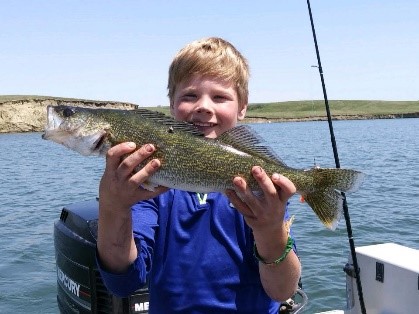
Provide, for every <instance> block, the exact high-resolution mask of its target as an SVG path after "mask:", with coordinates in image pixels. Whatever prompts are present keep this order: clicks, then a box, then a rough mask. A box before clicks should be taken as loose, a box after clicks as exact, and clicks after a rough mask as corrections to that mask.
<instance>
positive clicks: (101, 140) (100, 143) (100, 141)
mask: <svg viewBox="0 0 419 314" xmlns="http://www.w3.org/2000/svg"><path fill="white" fill-rule="evenodd" d="M105 140H106V132H105V131H103V132H101V134H99V137H98V138H97V140H96V141H94V142H93V145H92V152H99V153H100V152H101V151H102V150H103V148H104V146H105Z"/></svg>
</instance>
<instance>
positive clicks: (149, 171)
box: [130, 159, 161, 187]
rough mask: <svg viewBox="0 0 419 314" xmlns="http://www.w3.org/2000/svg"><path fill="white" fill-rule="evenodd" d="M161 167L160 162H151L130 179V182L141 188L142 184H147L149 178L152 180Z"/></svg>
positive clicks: (155, 160)
mask: <svg viewBox="0 0 419 314" xmlns="http://www.w3.org/2000/svg"><path fill="white" fill-rule="evenodd" d="M160 166H161V163H160V160H158V159H153V160H151V161H150V162H148V163H147V164H146V165H145V166H144V168H142V169H141V170H140V171H138V172H137V173H136V174H134V175H133V176H132V177H131V178H130V182H132V183H134V184H135V185H136V186H137V187H139V186H140V185H141V184H142V183H144V182H146V181H147V180H148V178H150V177H151V176H152V175H153V174H154V173H155V172H156V171H157V170H158V169H159V168H160Z"/></svg>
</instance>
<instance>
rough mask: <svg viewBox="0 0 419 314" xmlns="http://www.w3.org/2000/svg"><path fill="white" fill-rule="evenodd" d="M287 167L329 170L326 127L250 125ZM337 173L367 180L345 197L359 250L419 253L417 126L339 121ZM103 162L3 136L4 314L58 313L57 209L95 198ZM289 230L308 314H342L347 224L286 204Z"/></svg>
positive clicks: (0, 287) (0, 300)
mask: <svg viewBox="0 0 419 314" xmlns="http://www.w3.org/2000/svg"><path fill="white" fill-rule="evenodd" d="M252 126H253V127H254V128H255V129H256V130H257V131H258V133H259V134H261V135H262V137H264V138H266V139H267V141H268V142H269V144H270V146H272V147H273V148H274V149H275V150H276V151H277V153H278V154H279V155H280V156H281V157H282V159H283V160H284V161H285V162H286V163H287V164H288V165H290V166H294V167H301V168H306V167H309V166H312V165H313V164H314V160H315V162H316V163H317V164H319V165H320V166H321V167H333V166H334V159H333V152H332V148H331V144H330V136H329V133H328V132H329V130H328V126H327V123H326V122H303V123H302V122H300V123H298V122H296V123H271V124H254V125H252ZM334 128H335V136H336V140H337V142H338V151H339V157H340V160H341V166H342V167H347V168H355V169H359V170H362V171H364V172H365V173H366V174H367V177H366V179H365V182H364V184H363V185H362V188H361V190H360V191H358V192H356V193H354V194H351V195H348V206H349V210H350V214H351V222H352V227H353V233H354V238H355V244H356V245H357V246H361V245H371V244H377V243H383V242H395V243H398V244H402V245H406V246H409V247H412V248H416V249H419V233H418V232H417V228H418V226H419V209H418V207H419V181H418V180H416V178H417V177H419V165H418V160H419V159H418V157H419V156H418V155H419V154H418V152H419V148H418V147H419V119H400V120H362V121H337V122H335V123H334ZM103 166H104V160H103V159H99V158H95V157H90V158H87V157H82V156H79V155H78V154H76V153H74V152H71V151H69V150H66V149H64V148H63V147H61V146H60V145H57V144H54V143H52V142H49V141H43V140H41V135H40V134H39V133H29V134H3V135H0V176H1V180H0V195H1V197H0V252H1V257H0V313H12V312H13V313H32V312H35V311H37V312H41V313H57V312H58V308H57V305H56V273H55V260H54V244H53V223H54V221H55V220H56V219H58V217H59V215H60V210H61V208H62V206H63V205H65V204H70V203H73V202H76V201H80V200H87V199H91V198H94V197H95V196H96V195H97V189H98V183H99V179H100V177H101V174H102V172H103ZM291 212H292V214H295V215H296V220H295V222H294V225H293V227H294V233H295V236H296V240H297V243H298V248H299V254H300V257H301V261H302V265H303V278H302V280H303V286H304V290H305V291H306V293H307V294H308V297H309V305H308V307H307V310H306V311H305V313H314V312H316V311H321V310H330V309H343V308H344V307H345V305H346V299H345V277H344V273H343V271H342V267H343V265H344V264H345V263H346V260H347V257H348V254H349V245H348V240H347V236H346V228H345V223H344V221H341V224H340V227H339V228H338V230H337V231H334V232H332V231H329V230H327V229H325V228H324V227H323V226H322V225H321V224H320V223H319V221H318V219H317V218H316V217H315V216H314V214H313V213H312V211H311V209H310V208H309V207H308V206H307V205H306V204H301V203H299V202H298V198H297V197H295V198H293V199H292V205H291Z"/></svg>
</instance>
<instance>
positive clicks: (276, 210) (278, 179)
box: [227, 166, 296, 233]
mask: <svg viewBox="0 0 419 314" xmlns="http://www.w3.org/2000/svg"><path fill="white" fill-rule="evenodd" d="M252 175H253V177H254V178H255V180H256V181H257V182H258V183H259V186H260V188H261V190H262V195H261V196H256V195H254V194H253V192H252V191H251V189H250V188H249V186H248V185H247V182H246V181H245V180H244V179H243V178H241V177H235V178H234V180H233V184H234V186H235V190H234V191H232V190H228V191H227V196H228V197H229V199H230V201H231V202H232V203H233V205H234V207H235V208H236V209H237V210H238V211H239V212H240V213H241V214H242V215H243V216H244V219H245V221H246V223H247V224H248V225H249V227H250V228H252V230H253V232H257V233H265V232H268V233H269V230H275V229H276V230H278V228H279V229H282V228H283V226H284V214H285V208H286V205H287V202H288V199H289V198H290V197H291V196H292V195H293V194H294V193H295V192H296V188H295V186H294V184H293V183H292V182H291V181H290V180H289V179H288V178H286V177H284V176H281V175H279V174H273V175H272V177H271V178H270V177H269V176H268V175H267V174H266V172H265V171H264V170H263V169H262V168H261V167H259V166H254V167H253V168H252Z"/></svg>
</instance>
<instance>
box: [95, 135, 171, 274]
mask: <svg viewBox="0 0 419 314" xmlns="http://www.w3.org/2000/svg"><path fill="white" fill-rule="evenodd" d="M135 149H136V147H135V144H134V143H122V144H119V145H116V146H114V147H112V148H111V149H110V150H109V151H108V153H107V155H106V168H105V171H104V174H103V177H102V179H101V182H100V186H99V221H98V238H97V251H98V259H99V260H100V263H101V265H102V266H103V267H104V268H105V269H106V270H108V271H110V272H115V273H118V272H120V273H122V272H124V271H126V270H127V269H128V268H129V266H130V265H131V264H132V263H133V261H134V260H135V259H136V258H137V255H138V253H137V248H136V245H135V242H134V238H133V232H132V217H131V206H132V205H133V204H135V203H136V202H138V201H140V200H144V199H150V198H152V197H155V196H157V195H158V194H161V193H162V192H164V191H166V190H167V188H163V187H158V188H156V189H155V191H153V192H151V191H147V190H144V189H141V188H140V185H141V184H142V183H144V182H145V181H146V180H147V179H148V178H149V177H150V176H151V175H152V174H153V173H154V172H155V171H157V169H158V168H159V167H160V162H159V161H158V160H156V159H154V160H152V161H150V162H149V163H148V164H147V165H146V166H145V167H144V168H142V169H141V170H140V171H138V172H137V173H135V174H134V175H133V172H134V169H135V168H136V167H137V166H138V165H139V164H140V163H141V162H142V161H144V160H145V159H146V158H147V157H149V156H151V155H152V154H153V152H154V150H155V148H154V147H153V146H152V145H144V146H142V147H141V148H140V149H138V150H135ZM127 154H130V155H128V157H126V158H124V157H125V156H126V155H127Z"/></svg>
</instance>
